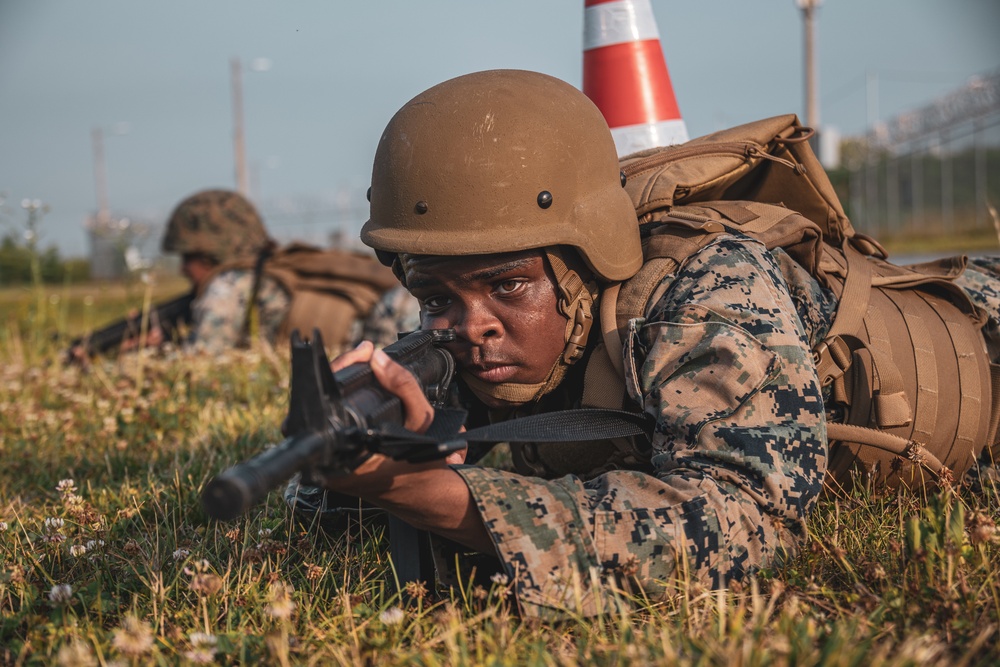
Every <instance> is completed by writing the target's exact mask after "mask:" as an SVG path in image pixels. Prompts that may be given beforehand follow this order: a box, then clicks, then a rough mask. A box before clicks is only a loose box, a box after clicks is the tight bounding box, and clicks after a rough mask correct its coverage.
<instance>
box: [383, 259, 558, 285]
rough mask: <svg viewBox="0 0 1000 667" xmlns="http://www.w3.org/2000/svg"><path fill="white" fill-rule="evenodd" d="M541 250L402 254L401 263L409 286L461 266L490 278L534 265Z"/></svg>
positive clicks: (467, 270)
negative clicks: (455, 253)
mask: <svg viewBox="0 0 1000 667" xmlns="http://www.w3.org/2000/svg"><path fill="white" fill-rule="evenodd" d="M542 256H543V253H542V251H541V250H521V251H518V252H504V253H495V254H490V255H408V254H405V253H403V254H400V255H399V265H400V268H401V269H402V274H403V277H404V280H405V283H406V285H407V287H415V285H414V284H413V281H415V280H416V281H419V280H421V275H424V276H427V275H433V274H434V273H436V272H438V271H441V270H442V269H445V268H447V269H448V270H453V269H456V268H457V269H459V270H460V271H462V272H466V273H470V274H474V276H475V278H478V279H482V280H488V279H490V278H492V277H495V276H499V275H502V274H504V273H506V272H507V271H511V270H513V269H517V268H520V267H522V266H525V265H527V264H530V263H531V262H532V261H534V260H535V259H537V258H539V257H542Z"/></svg>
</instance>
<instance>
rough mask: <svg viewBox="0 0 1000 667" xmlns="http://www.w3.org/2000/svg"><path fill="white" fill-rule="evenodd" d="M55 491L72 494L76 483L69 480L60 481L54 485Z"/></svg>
mask: <svg viewBox="0 0 1000 667" xmlns="http://www.w3.org/2000/svg"><path fill="white" fill-rule="evenodd" d="M56 491H58V492H59V493H73V492H74V491H76V482H74V481H73V480H71V479H61V480H59V483H58V484H56Z"/></svg>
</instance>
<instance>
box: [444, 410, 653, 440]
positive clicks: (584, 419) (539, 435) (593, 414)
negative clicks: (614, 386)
mask: <svg viewBox="0 0 1000 667" xmlns="http://www.w3.org/2000/svg"><path fill="white" fill-rule="evenodd" d="M654 422H655V420H654V419H653V417H651V416H649V415H647V414H645V413H636V412H627V411H625V410H610V409H604V408H579V409H576V410H559V411H558V412H546V413H542V414H539V415H531V416H528V417H519V418H517V419H511V420H509V421H504V422H498V423H496V424H490V425H489V426H481V427H479V428H474V429H472V430H471V431H468V432H466V433H463V434H461V436H460V437H462V439H464V440H466V441H467V442H484V443H496V442H553V443H557V442H585V441H588V440H612V439H614V438H628V437H632V436H638V435H642V436H645V437H646V438H647V440H648V439H649V438H650V436H651V435H652V433H653V425H654Z"/></svg>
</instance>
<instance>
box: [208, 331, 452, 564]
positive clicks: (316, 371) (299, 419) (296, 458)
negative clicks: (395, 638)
mask: <svg viewBox="0 0 1000 667" xmlns="http://www.w3.org/2000/svg"><path fill="white" fill-rule="evenodd" d="M454 336H455V333H454V331H453V330H451V329H435V330H426V331H415V332H413V333H410V334H408V335H406V336H404V337H403V338H401V339H400V340H398V341H396V342H395V343H393V344H392V345H389V346H387V347H386V348H385V352H386V354H388V355H389V357H390V358H391V359H393V360H395V361H396V362H397V363H399V364H401V365H402V366H403V367H405V368H406V369H408V370H409V371H410V372H411V373H412V374H413V376H414V377H415V378H416V379H417V382H419V383H420V386H421V388H422V389H423V391H424V394H425V395H426V396H427V399H428V400H429V401H430V403H431V404H432V405H433V406H434V415H435V416H434V421H433V423H432V424H431V427H430V429H429V430H428V431H427V433H425V434H417V433H413V432H411V431H408V430H406V429H405V428H403V422H404V417H405V415H404V414H403V405H402V402H401V401H400V400H399V398H398V397H396V396H395V395H394V394H391V393H389V392H388V391H386V390H385V389H383V388H382V386H381V385H380V384H379V382H378V380H377V379H376V378H375V375H374V373H373V372H372V369H371V367H370V366H369V365H368V364H363V363H359V364H354V365H352V366H348V367H347V368H345V369H343V370H341V371H338V372H337V373H333V372H332V371H331V370H330V362H329V360H328V359H327V356H326V352H325V351H324V348H323V340H322V337H321V335H320V333H319V331H318V330H314V331H313V339H312V342H310V341H303V340H302V338H301V337H300V335H299V332H298V331H295V332H293V333H292V336H291V347H292V355H291V366H292V370H291V390H290V398H289V408H288V418H287V419H286V421H285V426H284V429H283V430H284V431H285V432H286V433H288V434H290V435H289V437H288V438H286V439H285V440H284V441H283V442H281V443H280V444H278V445H276V446H274V447H271V448H270V449H266V450H265V451H263V452H261V453H260V454H257V455H256V456H254V457H253V458H251V459H249V460H247V461H244V462H242V463H238V464H237V465H235V466H233V467H232V468H229V469H228V470H226V471H224V472H223V473H221V474H219V475H218V476H216V477H215V478H213V479H212V480H211V481H209V483H208V484H207V485H206V486H205V489H204V491H203V492H202V498H201V500H202V507H203V508H204V509H205V512H206V513H207V514H208V515H209V516H210V517H212V518H213V519H219V520H231V519H235V518H237V517H238V516H240V515H242V514H243V513H244V512H246V511H247V510H249V509H250V508H251V507H253V506H254V505H255V504H257V503H258V502H259V501H260V500H262V499H263V498H264V496H266V495H267V494H268V492H269V491H270V490H271V489H273V488H275V487H276V486H278V485H280V484H281V483H282V482H285V481H287V480H288V479H290V478H291V477H292V476H293V475H295V474H296V473H301V474H302V479H303V482H304V483H307V484H308V483H313V482H315V481H318V480H319V479H320V478H322V477H323V476H328V475H336V474H343V473H347V472H350V471H351V470H353V469H354V468H356V467H357V466H358V465H360V464H361V463H362V462H363V461H364V460H365V459H366V458H367V457H368V456H369V455H371V454H373V453H381V454H384V455H386V456H389V457H392V458H394V459H401V460H407V461H410V462H414V463H416V462H421V461H429V460H431V459H435V458H443V457H444V456H447V455H448V454H449V453H450V452H453V451H456V450H458V449H461V448H463V447H465V442H464V441H463V440H460V439H458V436H459V430H460V428H461V426H462V424H463V423H464V421H465V411H464V410H458V409H452V408H449V407H447V403H448V399H449V397H450V395H451V387H452V384H451V380H452V376H453V375H454V373H455V362H454V359H453V358H452V356H451V354H449V353H448V352H447V351H446V350H445V349H444V348H443V347H441V344H442V343H446V342H449V341H451V340H454ZM389 529H390V541H391V547H390V549H391V551H392V555H393V562H394V563H395V564H396V568H397V573H398V574H399V576H400V579H401V580H403V581H413V580H418V579H419V580H425V581H430V580H431V579H432V577H433V570H432V569H428V568H432V562H431V558H430V553H429V542H428V541H427V537H426V535H425V534H423V533H422V531H417V530H416V529H415V528H413V527H412V526H409V525H408V524H405V523H404V522H402V521H400V520H398V519H396V518H395V517H393V516H391V515H390V519H389Z"/></svg>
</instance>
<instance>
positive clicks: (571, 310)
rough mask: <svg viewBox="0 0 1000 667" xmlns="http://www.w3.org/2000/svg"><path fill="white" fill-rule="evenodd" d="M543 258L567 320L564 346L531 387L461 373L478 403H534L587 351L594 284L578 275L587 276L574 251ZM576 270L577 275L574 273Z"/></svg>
mask: <svg viewBox="0 0 1000 667" xmlns="http://www.w3.org/2000/svg"><path fill="white" fill-rule="evenodd" d="M544 251H545V258H546V260H547V261H548V263H549V268H551V269H552V273H553V275H554V276H555V278H556V287H557V290H558V295H559V304H558V307H559V312H560V313H561V314H562V315H564V316H565V317H566V329H565V331H564V332H563V340H564V341H565V343H566V345H565V347H564V348H563V351H562V353H561V354H560V355H559V357H558V358H557V359H556V361H555V363H554V364H552V368H550V369H549V373H548V375H547V376H546V378H545V379H544V380H542V381H541V382H538V383H534V384H526V383H518V382H502V383H499V384H494V383H491V382H484V381H482V380H480V379H479V378H477V377H475V376H473V375H470V374H469V373H466V372H464V371H463V372H462V373H461V375H462V379H463V380H465V383H466V384H467V385H468V387H469V389H471V390H472V392H473V393H474V394H476V396H478V397H479V398H480V399H483V400H487V399H492V401H497V400H499V401H503V402H504V403H510V404H512V405H520V404H523V403H530V402H532V401H537V400H538V399H540V398H541V397H542V396H544V395H545V394H547V393H549V392H550V391H552V390H553V389H555V388H556V387H557V386H559V383H560V382H562V380H563V378H564V377H565V376H566V371H567V370H569V367H570V366H572V365H573V364H575V363H576V362H577V361H579V360H580V359H581V358H582V357H583V353H584V351H585V350H586V347H587V337H588V336H589V335H590V327H591V326H592V325H593V323H594V314H593V313H594V304H595V303H596V302H597V296H598V289H597V282H596V281H594V280H590V281H589V282H585V281H584V280H583V278H581V277H580V273H583V274H584V275H585V276H588V277H589V275H590V272H589V271H588V270H587V269H586V268H585V267H584V265H583V263H582V262H581V261H580V260H579V259H578V257H577V256H576V253H575V251H563V250H562V249H561V248H558V247H555V246H553V247H549V248H545V249H544ZM577 269H579V271H578V270H577Z"/></svg>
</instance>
